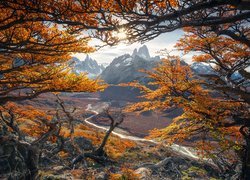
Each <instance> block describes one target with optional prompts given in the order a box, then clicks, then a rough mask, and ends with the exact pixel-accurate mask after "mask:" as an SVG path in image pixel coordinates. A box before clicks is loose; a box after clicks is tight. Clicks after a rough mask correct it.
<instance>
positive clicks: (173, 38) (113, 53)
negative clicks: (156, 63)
mask: <svg viewBox="0 0 250 180" xmlns="http://www.w3.org/2000/svg"><path fill="white" fill-rule="evenodd" d="M182 35H183V31H181V30H176V31H174V32H171V33H165V34H162V35H160V36H158V37H157V38H155V39H153V40H151V41H148V42H146V43H145V44H146V45H147V47H148V49H149V53H150V56H156V55H159V54H157V51H159V50H161V49H165V48H166V49H167V50H168V51H171V50H174V48H173V46H174V45H175V43H176V42H177V40H178V39H179V38H180V37H181V36H182ZM98 43H100V42H98V41H97V40H92V42H90V45H92V44H98ZM142 45H143V44H140V43H134V44H131V45H127V44H124V43H120V44H119V45H117V46H113V47H110V46H106V47H104V48H101V49H99V50H98V51H96V52H94V53H91V54H89V55H90V57H91V58H93V59H95V60H96V61H97V62H98V63H110V62H112V60H113V59H114V58H116V57H118V56H121V55H123V54H125V53H129V54H132V52H133V50H134V49H135V48H137V49H138V48H140V47H141V46H142ZM173 54H175V55H177V54H180V52H178V51H174V52H173ZM74 56H75V57H77V58H79V59H80V60H84V59H85V57H86V54H83V53H78V54H75V55H74ZM184 58H185V59H186V60H189V59H190V56H187V55H186V56H184Z"/></svg>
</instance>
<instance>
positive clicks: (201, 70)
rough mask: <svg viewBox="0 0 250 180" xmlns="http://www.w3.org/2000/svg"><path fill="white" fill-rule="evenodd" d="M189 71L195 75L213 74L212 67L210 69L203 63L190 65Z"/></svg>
mask: <svg viewBox="0 0 250 180" xmlns="http://www.w3.org/2000/svg"><path fill="white" fill-rule="evenodd" d="M191 69H192V70H193V71H194V72H195V73H196V74H213V73H214V71H213V69H212V67H210V66H209V65H206V64H204V63H198V62H195V63H193V64H191Z"/></svg>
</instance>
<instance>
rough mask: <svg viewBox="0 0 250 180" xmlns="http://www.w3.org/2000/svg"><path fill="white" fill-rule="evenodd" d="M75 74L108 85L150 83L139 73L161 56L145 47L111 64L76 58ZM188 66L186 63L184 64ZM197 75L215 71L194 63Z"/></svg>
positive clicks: (148, 68) (150, 66) (153, 65)
mask: <svg viewBox="0 0 250 180" xmlns="http://www.w3.org/2000/svg"><path fill="white" fill-rule="evenodd" d="M71 62H73V65H72V67H73V72H75V73H77V74H79V73H82V72H87V73H88V76H89V77H90V78H95V77H97V76H100V77H101V79H103V80H104V81H105V82H106V83H108V84H119V83H126V82H131V81H134V80H138V81H140V82H148V79H147V78H146V77H145V74H144V73H142V72H139V70H140V69H146V70H150V69H152V68H153V67H155V66H156V64H157V63H158V62H160V56H155V57H151V56H150V53H149V50H148V47H147V46H146V45H143V46H142V47H140V48H139V49H134V51H133V53H132V54H123V55H121V56H119V57H116V58H115V59H114V60H113V61H112V62H111V63H110V64H108V63H106V64H101V65H100V64H98V63H97V61H96V60H94V59H92V58H91V57H90V56H89V55H87V56H86V58H85V60H84V61H81V60H79V59H78V58H76V57H73V58H72V61H71ZM182 63H184V64H186V63H185V62H184V61H183V62H182ZM191 68H192V70H193V72H195V73H196V74H212V73H214V72H213V69H212V68H211V67H210V66H208V65H206V64H204V63H193V64H192V65H191Z"/></svg>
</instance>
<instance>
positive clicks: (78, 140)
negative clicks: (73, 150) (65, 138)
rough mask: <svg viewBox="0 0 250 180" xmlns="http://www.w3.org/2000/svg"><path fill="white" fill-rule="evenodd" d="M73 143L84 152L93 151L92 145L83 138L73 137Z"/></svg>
mask: <svg viewBox="0 0 250 180" xmlns="http://www.w3.org/2000/svg"><path fill="white" fill-rule="evenodd" d="M74 143H75V144H76V145H77V146H78V147H79V148H80V149H81V150H84V151H90V150H93V148H94V147H93V144H92V142H91V141H90V140H89V139H87V138H84V137H75V138H74Z"/></svg>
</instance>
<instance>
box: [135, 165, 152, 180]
mask: <svg viewBox="0 0 250 180" xmlns="http://www.w3.org/2000/svg"><path fill="white" fill-rule="evenodd" d="M135 173H136V174H139V175H140V179H142V180H150V179H152V178H151V175H152V170H151V169H149V168H145V167H141V168H138V169H136V170H135Z"/></svg>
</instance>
